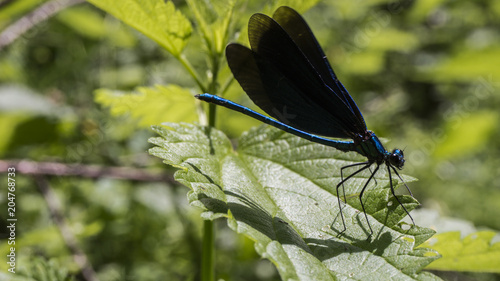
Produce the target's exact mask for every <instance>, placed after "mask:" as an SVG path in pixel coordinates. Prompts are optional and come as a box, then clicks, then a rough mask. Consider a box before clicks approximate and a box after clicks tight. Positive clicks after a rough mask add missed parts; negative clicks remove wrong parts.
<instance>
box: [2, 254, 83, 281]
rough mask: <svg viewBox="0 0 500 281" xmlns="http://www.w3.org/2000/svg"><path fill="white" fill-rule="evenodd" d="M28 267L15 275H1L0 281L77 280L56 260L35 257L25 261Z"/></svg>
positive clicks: (22, 267)
mask: <svg viewBox="0 0 500 281" xmlns="http://www.w3.org/2000/svg"><path fill="white" fill-rule="evenodd" d="M24 261H25V262H26V264H27V266H21V268H20V269H19V270H18V271H17V272H16V273H15V274H11V273H3V272H2V273H0V280H9V281H73V280H75V278H74V277H73V276H72V275H71V274H69V272H68V270H67V269H65V268H64V267H61V266H60V264H59V263H58V262H57V261H56V260H54V259H51V260H46V259H44V258H40V257H34V258H31V259H29V260H27V259H26V260H24Z"/></svg>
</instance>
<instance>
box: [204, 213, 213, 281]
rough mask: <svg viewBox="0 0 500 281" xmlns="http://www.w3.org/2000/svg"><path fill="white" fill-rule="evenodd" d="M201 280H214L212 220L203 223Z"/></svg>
mask: <svg viewBox="0 0 500 281" xmlns="http://www.w3.org/2000/svg"><path fill="white" fill-rule="evenodd" d="M201 280H202V281H214V280H215V229H214V222H213V221H211V220H205V221H204V223H203V246H202V252H201Z"/></svg>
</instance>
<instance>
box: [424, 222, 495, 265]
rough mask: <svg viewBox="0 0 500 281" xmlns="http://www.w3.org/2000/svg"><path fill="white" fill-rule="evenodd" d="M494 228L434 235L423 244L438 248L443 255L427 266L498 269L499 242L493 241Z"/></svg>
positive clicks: (427, 246)
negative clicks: (468, 232) (461, 234)
mask: <svg viewBox="0 0 500 281" xmlns="http://www.w3.org/2000/svg"><path fill="white" fill-rule="evenodd" d="M495 235H497V233H496V232H493V231H480V232H476V233H473V234H470V235H468V236H467V237H465V238H463V239H462V238H461V237H460V232H458V231H455V232H446V233H440V234H436V235H434V237H432V238H431V239H430V240H429V241H428V242H426V243H424V244H423V245H422V246H423V247H426V248H431V249H434V250H436V251H438V252H439V253H440V254H441V255H442V258H441V259H439V260H436V261H434V262H432V263H431V264H429V265H428V266H427V269H435V270H446V271H476V272H496V273H500V242H496V243H493V242H492V238H493V237H494V236H495Z"/></svg>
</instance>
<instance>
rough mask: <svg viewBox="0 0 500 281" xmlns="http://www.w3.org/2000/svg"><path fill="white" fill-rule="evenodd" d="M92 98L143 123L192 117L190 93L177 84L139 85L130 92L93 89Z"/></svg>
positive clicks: (188, 119) (189, 118)
mask: <svg viewBox="0 0 500 281" xmlns="http://www.w3.org/2000/svg"><path fill="white" fill-rule="evenodd" d="M95 100H96V102H98V103H100V104H101V105H103V106H107V107H110V109H111V114H113V115H115V116H118V115H124V114H130V115H131V116H132V117H134V118H135V119H137V120H138V121H139V124H140V125H141V126H145V127H146V126H150V125H152V124H158V123H161V122H165V121H173V122H179V121H194V120H196V110H195V99H194V97H193V95H192V94H191V92H190V91H189V90H186V89H184V88H181V87H179V86H177V85H168V86H156V87H154V88H148V87H140V88H138V89H137V90H136V91H135V92H133V93H123V92H117V91H112V90H107V89H101V90H97V91H96V95H95Z"/></svg>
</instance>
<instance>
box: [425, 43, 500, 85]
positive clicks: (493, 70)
mask: <svg viewBox="0 0 500 281" xmlns="http://www.w3.org/2000/svg"><path fill="white" fill-rule="evenodd" d="M499 64H500V48H499V47H490V48H485V49H481V50H475V49H474V50H467V49H465V50H464V49H463V48H459V49H458V50H457V52H456V54H454V55H452V56H450V57H449V58H446V59H443V60H441V61H440V62H439V63H437V64H436V65H433V66H426V67H425V68H422V69H421V72H420V77H422V78H424V79H425V80H429V81H435V82H461V83H463V82H475V81H477V79H478V78H480V77H491V79H492V80H493V81H498V80H500V74H499V72H498V71H497V69H498V65H499ZM417 77H418V76H417Z"/></svg>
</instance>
